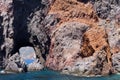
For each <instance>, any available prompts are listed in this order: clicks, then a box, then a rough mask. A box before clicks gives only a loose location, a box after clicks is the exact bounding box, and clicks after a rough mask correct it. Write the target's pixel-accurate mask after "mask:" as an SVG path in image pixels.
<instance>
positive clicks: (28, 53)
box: [19, 46, 36, 60]
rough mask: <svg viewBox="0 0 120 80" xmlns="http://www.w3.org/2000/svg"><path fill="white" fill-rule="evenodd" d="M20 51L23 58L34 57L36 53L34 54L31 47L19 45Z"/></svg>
mask: <svg viewBox="0 0 120 80" xmlns="http://www.w3.org/2000/svg"><path fill="white" fill-rule="evenodd" d="M19 52H20V56H21V58H23V59H33V60H34V59H36V55H35V51H34V49H33V47H29V46H27V47H21V48H20V49H19Z"/></svg>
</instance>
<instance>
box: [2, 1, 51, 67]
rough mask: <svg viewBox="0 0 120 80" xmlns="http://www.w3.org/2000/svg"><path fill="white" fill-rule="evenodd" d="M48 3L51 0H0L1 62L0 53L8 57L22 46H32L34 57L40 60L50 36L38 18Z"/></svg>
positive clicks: (43, 12)
mask: <svg viewBox="0 0 120 80" xmlns="http://www.w3.org/2000/svg"><path fill="white" fill-rule="evenodd" d="M33 4H34V5H33ZM50 4H51V0H50V1H49V0H7V1H5V0H0V23H1V24H0V33H1V34H0V57H1V58H0V59H1V63H4V62H2V61H3V57H4V58H6V59H7V58H9V57H10V56H11V55H13V54H15V53H16V52H18V50H19V48H20V47H23V46H32V47H34V48H35V51H36V56H37V58H38V59H40V60H41V62H42V63H44V60H45V59H43V57H44V58H45V54H46V53H47V52H48V50H49V42H50V40H49V37H48V35H47V33H46V32H45V28H44V26H43V24H42V21H43V20H44V17H45V16H46V15H47V12H48V10H49V6H50ZM1 66H3V67H4V65H1Z"/></svg>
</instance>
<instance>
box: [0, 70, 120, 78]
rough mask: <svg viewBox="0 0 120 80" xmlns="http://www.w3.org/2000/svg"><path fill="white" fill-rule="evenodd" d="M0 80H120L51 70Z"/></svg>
mask: <svg viewBox="0 0 120 80" xmlns="http://www.w3.org/2000/svg"><path fill="white" fill-rule="evenodd" d="M0 80H120V75H111V76H106V77H75V76H68V75H62V74H59V73H58V72H56V71H52V70H42V71H36V72H27V73H19V74H0Z"/></svg>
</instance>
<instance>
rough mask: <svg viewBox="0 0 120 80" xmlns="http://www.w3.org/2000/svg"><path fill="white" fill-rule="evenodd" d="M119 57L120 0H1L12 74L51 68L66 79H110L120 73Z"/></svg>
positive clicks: (1, 27)
mask: <svg viewBox="0 0 120 80" xmlns="http://www.w3.org/2000/svg"><path fill="white" fill-rule="evenodd" d="M28 46H29V48H28ZM30 47H33V48H30ZM33 49H34V50H35V51H33ZM28 52H30V54H29V53H28ZM119 53H120V1H119V0H0V67H2V68H5V69H6V70H9V69H12V70H14V68H15V71H19V70H20V71H24V70H25V68H26V67H25V66H27V67H28V68H27V70H40V69H42V68H43V67H44V63H45V66H46V67H48V68H50V69H53V70H61V71H62V72H63V73H66V74H72V75H78V76H81V75H82V76H83V75H86V76H89V75H106V74H110V73H117V72H120V67H119ZM15 56H17V58H15ZM22 64H23V65H22ZM24 64H25V66H24ZM11 65H14V67H11ZM20 65H21V66H20ZM19 68H20V69H19ZM21 68H22V69H23V70H22V69H21Z"/></svg>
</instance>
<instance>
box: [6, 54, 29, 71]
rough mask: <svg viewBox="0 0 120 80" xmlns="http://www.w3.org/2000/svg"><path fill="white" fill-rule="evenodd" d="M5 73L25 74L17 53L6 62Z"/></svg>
mask: <svg viewBox="0 0 120 80" xmlns="http://www.w3.org/2000/svg"><path fill="white" fill-rule="evenodd" d="M5 71H7V72H26V71H27V69H26V65H25V63H24V61H23V60H22V58H21V57H20V56H19V54H18V53H16V54H14V55H13V56H11V57H10V58H9V59H8V60H6V67H5Z"/></svg>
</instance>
